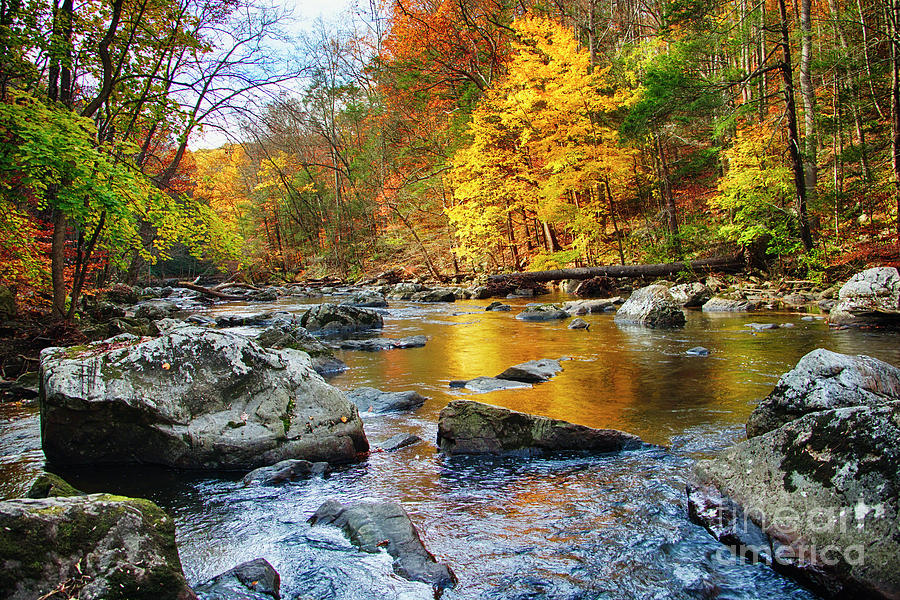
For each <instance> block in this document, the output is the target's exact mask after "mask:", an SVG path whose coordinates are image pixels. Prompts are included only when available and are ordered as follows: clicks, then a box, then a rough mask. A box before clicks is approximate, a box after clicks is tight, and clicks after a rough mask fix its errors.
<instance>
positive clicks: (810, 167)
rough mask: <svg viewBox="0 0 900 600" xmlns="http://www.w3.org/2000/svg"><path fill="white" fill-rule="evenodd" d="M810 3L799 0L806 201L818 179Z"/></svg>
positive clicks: (813, 198)
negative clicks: (811, 72)
mask: <svg viewBox="0 0 900 600" xmlns="http://www.w3.org/2000/svg"><path fill="white" fill-rule="evenodd" d="M811 5H812V0H800V33H801V38H800V39H801V43H800V95H801V96H802V97H803V125H804V132H803V136H804V138H803V139H804V142H805V147H804V157H803V158H804V161H803V162H804V164H803V175H804V180H805V181H804V183H805V187H806V197H807V201H810V202H814V201H815V199H816V183H817V180H818V160H817V157H816V150H817V145H818V141H817V140H816V89H815V87H813V83H812V77H811V75H810V63H811V61H812V26H811V23H810V10H811V8H812V6H811Z"/></svg>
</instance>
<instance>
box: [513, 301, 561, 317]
mask: <svg viewBox="0 0 900 600" xmlns="http://www.w3.org/2000/svg"><path fill="white" fill-rule="evenodd" d="M568 318H569V313H567V312H566V311H564V310H563V309H561V308H560V307H558V306H556V305H555V304H541V305H538V306H528V307H526V308H525V310H523V311H522V312H520V313H519V314H517V315H516V319H518V320H520V321H557V320H560V319H568Z"/></svg>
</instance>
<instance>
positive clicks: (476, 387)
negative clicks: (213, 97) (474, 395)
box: [450, 376, 532, 394]
mask: <svg viewBox="0 0 900 600" xmlns="http://www.w3.org/2000/svg"><path fill="white" fill-rule="evenodd" d="M450 387H451V388H465V389H467V390H469V391H470V392H478V393H480V394H483V393H486V392H498V391H501V390H524V389H528V388H530V387H532V386H531V384H530V383H523V382H521V381H513V380H511V379H500V378H499V377H485V376H482V377H476V378H475V379H469V380H454V381H451V382H450Z"/></svg>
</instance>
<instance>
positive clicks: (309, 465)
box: [242, 458, 329, 485]
mask: <svg viewBox="0 0 900 600" xmlns="http://www.w3.org/2000/svg"><path fill="white" fill-rule="evenodd" d="M328 466H329V465H328V463H327V462H310V461H308V460H302V459H295V458H289V459H288V460H283V461H281V462H277V463H275V464H274V465H271V466H268V467H260V468H258V469H253V470H252V471H250V472H249V473H247V474H246V475H244V479H243V480H242V481H243V482H244V485H276V484H279V483H284V482H285V481H292V480H294V479H298V478H300V477H309V476H310V475H321V474H323V473H325V472H326V471H327V470H328Z"/></svg>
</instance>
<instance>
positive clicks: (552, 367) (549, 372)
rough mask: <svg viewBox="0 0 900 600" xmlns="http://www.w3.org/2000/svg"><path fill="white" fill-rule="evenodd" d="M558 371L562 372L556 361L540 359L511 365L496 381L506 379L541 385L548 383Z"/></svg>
mask: <svg viewBox="0 0 900 600" xmlns="http://www.w3.org/2000/svg"><path fill="white" fill-rule="evenodd" d="M560 371H562V365H561V364H559V361H558V360H554V359H552V358H541V359H539V360H529V361H528V362H524V363H521V364H518V365H513V366H511V367H509V368H508V369H506V370H505V371H503V372H502V373H500V374H499V375H497V379H508V380H510V381H521V382H523V383H541V382H543V381H549V380H550V379H551V378H552V377H553V376H554V375H556V374H557V373H559V372H560Z"/></svg>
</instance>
